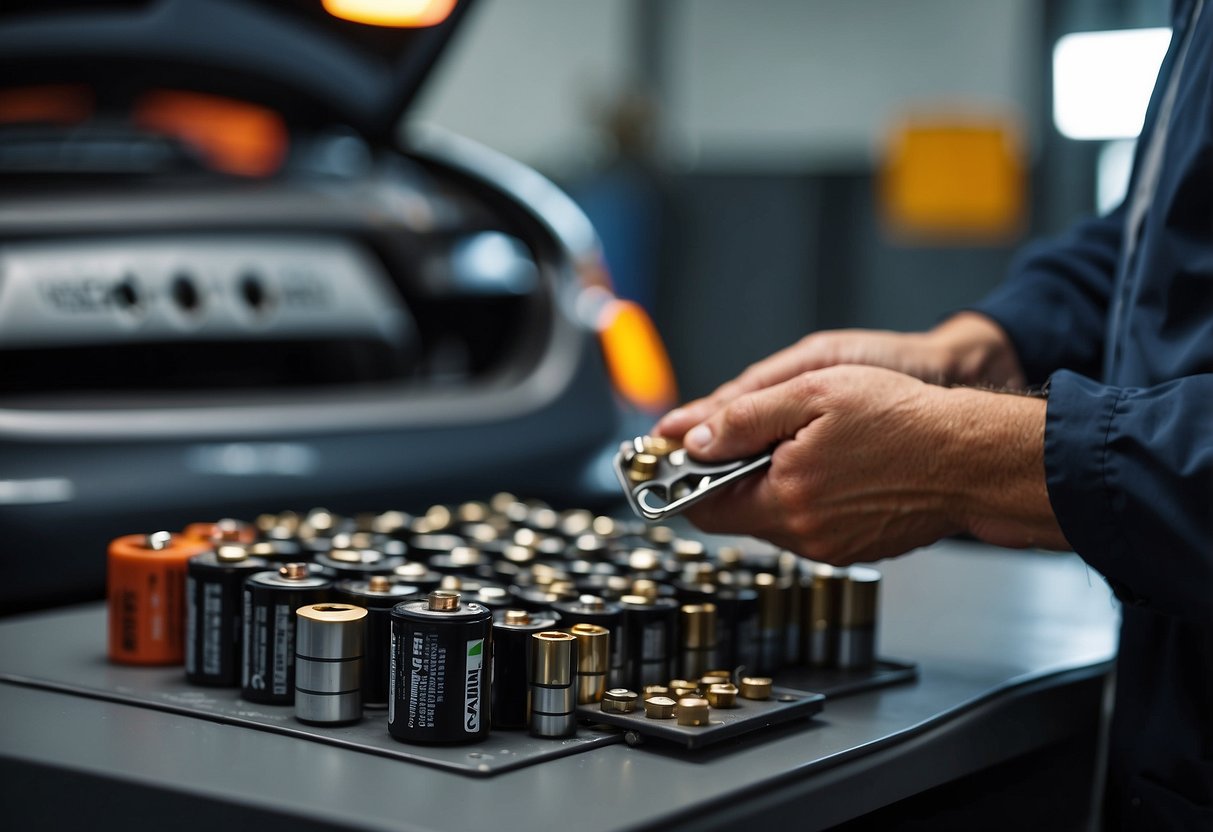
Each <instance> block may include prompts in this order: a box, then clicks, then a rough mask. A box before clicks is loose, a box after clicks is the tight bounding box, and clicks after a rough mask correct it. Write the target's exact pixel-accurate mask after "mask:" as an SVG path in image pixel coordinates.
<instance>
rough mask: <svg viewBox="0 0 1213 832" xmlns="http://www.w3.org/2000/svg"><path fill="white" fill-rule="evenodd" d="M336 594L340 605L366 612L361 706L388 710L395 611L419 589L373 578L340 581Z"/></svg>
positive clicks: (385, 578) (378, 577)
mask: <svg viewBox="0 0 1213 832" xmlns="http://www.w3.org/2000/svg"><path fill="white" fill-rule="evenodd" d="M334 590H335V592H334V596H335V597H336V599H337V600H338V601H340V602H342V603H346V604H356V605H357V606H360V607H364V608H365V609H366V613H367V614H366V618H365V619H363V631H364V632H363V635H362V641H363V646H364V649H363V652H362V704H363V706H364V707H368V708H386V707H387V702H388V699H387V690H388V664H389V658H390V653H391V644H392V607H394V606H396V605H397V604H399V603H401V602H403V601H407V600H409V599H411V598H413V597H415V596H416V595H417V587H415V586H408V585H406V584H401V583H396V582H395V581H393V580H392V579H391V578H389V577H388V576H386V575H372V576H371V577H370V578H368V579H366V580H364V581H339V582H338V583H337V584H336V586H335V587H334Z"/></svg>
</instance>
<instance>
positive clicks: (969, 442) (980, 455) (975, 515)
mask: <svg viewBox="0 0 1213 832" xmlns="http://www.w3.org/2000/svg"><path fill="white" fill-rule="evenodd" d="M939 395H940V397H941V401H942V402H943V407H945V408H946V410H947V412H946V413H945V414H941V416H942V417H943V418H944V421H943V422H942V423H941V424H944V425H946V426H947V427H946V429H947V431H948V436H947V438H946V440H945V442H944V445H945V447H946V449H947V450H946V452H945V453H946V460H947V461H946V463H945V466H944V468H945V470H947V471H948V472H950V474H949V475H950V477H951V478H952V480H953V482H952V483H951V485H952V488H951V489H949V490H950V491H951V492H952V494H953V496H954V498H955V502H954V504H953V505H954V508H953V516H952V517H951V519H952V520H953V521H954V522H955V523H956V525H958V526H960V527H962V528H964V529H965V530H966V531H968V532H969V533H970V534H972V535H974V536H975V537H977V538H979V539H981V540H984V541H986V542H988V543H993V544H996V545H999V546H1011V547H1016V548H1022V547H1027V546H1037V547H1043V548H1052V549H1064V548H1067V544H1066V541H1065V537H1064V536H1063V535H1062V534H1061V529H1060V527H1059V526H1058V525H1057V519H1056V517H1055V516H1054V514H1053V508H1052V505H1051V504H1050V503H1049V494H1048V487H1047V485H1046V480H1045V464H1044V435H1045V414H1046V409H1047V402H1046V401H1044V400H1043V399H1039V398H1032V397H1028V396H1021V395H1015V394H1010V393H995V392H989V391H983V390H972V389H963V388H958V389H951V390H941V391H939Z"/></svg>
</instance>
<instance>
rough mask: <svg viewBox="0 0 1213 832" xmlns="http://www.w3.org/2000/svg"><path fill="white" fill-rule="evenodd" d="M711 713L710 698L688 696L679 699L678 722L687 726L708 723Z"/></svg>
mask: <svg viewBox="0 0 1213 832" xmlns="http://www.w3.org/2000/svg"><path fill="white" fill-rule="evenodd" d="M709 714H710V706H709V705H708V700H706V699H702V698H700V697H698V696H687V697H684V698H682V699H679V700H678V724H679V725H685V726H702V725H707V724H708V720H709Z"/></svg>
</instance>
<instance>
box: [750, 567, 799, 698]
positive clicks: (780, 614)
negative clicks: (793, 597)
mask: <svg viewBox="0 0 1213 832" xmlns="http://www.w3.org/2000/svg"><path fill="white" fill-rule="evenodd" d="M790 590H791V585H790V584H787V583H786V582H784V581H781V580H780V579H779V578H777V577H776V576H774V575H772V574H771V573H769V572H760V573H759V574H758V575H755V576H754V591H755V592H757V593H758V665H757V672H758V673H763V674H767V675H769V674H771V673H774V672H775V671H776V670H778V669H779V668H781V667H783V664H784V661H785V660H786V658H787V650H788V647H787V645H788V593H789V591H790Z"/></svg>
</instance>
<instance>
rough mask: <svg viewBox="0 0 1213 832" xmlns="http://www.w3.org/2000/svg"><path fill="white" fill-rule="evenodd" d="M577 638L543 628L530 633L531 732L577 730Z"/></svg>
mask: <svg viewBox="0 0 1213 832" xmlns="http://www.w3.org/2000/svg"><path fill="white" fill-rule="evenodd" d="M576 668H577V637H576V636H574V635H572V634H570V633H561V632H556V631H545V632H542V633H535V634H533V635H532V636H531V667H530V675H531V678H530V692H531V715H530V728H531V733H532V734H533V735H535V736H537V737H568V736H572V735H573V734H574V733H576V731H577V714H576V704H577V691H576V687H575V685H574V681H575V679H576Z"/></svg>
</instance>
